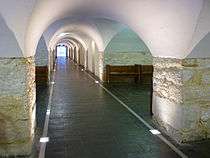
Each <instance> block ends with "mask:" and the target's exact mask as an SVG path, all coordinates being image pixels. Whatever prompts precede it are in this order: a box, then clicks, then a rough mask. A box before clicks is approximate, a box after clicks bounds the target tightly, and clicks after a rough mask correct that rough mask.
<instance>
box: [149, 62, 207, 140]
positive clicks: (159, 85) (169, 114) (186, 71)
mask: <svg viewBox="0 0 210 158" xmlns="http://www.w3.org/2000/svg"><path fill="white" fill-rule="evenodd" d="M153 62H154V74H153V86H154V87H153V89H154V92H153V113H154V116H153V117H154V119H155V120H156V122H157V124H158V125H159V127H161V128H162V130H163V131H166V133H167V134H168V135H169V136H170V137H172V138H173V139H175V140H176V141H177V142H179V143H184V142H188V141H195V140H201V139H207V138H210V59H183V60H181V59H168V58H155V59H154V61H153Z"/></svg>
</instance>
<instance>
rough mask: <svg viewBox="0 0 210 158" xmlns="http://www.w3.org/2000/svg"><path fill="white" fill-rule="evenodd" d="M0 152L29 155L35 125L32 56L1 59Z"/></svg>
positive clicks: (2, 153) (0, 153) (33, 65)
mask: <svg viewBox="0 0 210 158" xmlns="http://www.w3.org/2000/svg"><path fill="white" fill-rule="evenodd" d="M0 74H1V75H0V155H1V156H8V155H29V154H30V153H31V149H32V144H33V137H34V128H35V64H34V59H33V58H0Z"/></svg>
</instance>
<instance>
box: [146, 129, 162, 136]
mask: <svg viewBox="0 0 210 158" xmlns="http://www.w3.org/2000/svg"><path fill="white" fill-rule="evenodd" d="M149 131H150V132H151V133H152V134H154V135H159V134H161V133H160V131H158V130H156V129H151V130H149Z"/></svg>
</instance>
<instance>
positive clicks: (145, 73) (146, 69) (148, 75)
mask: <svg viewBox="0 0 210 158" xmlns="http://www.w3.org/2000/svg"><path fill="white" fill-rule="evenodd" d="M141 72H142V74H141V82H142V84H152V78H153V66H152V65H142V67H141Z"/></svg>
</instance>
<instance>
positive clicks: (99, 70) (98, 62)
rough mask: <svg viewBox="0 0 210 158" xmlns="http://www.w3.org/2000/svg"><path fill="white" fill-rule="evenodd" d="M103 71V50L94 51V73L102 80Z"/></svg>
mask: <svg viewBox="0 0 210 158" xmlns="http://www.w3.org/2000/svg"><path fill="white" fill-rule="evenodd" d="M103 73H104V52H101V51H99V52H96V53H95V75H96V76H97V77H98V78H99V79H100V80H101V81H103V75H104V74H103Z"/></svg>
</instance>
